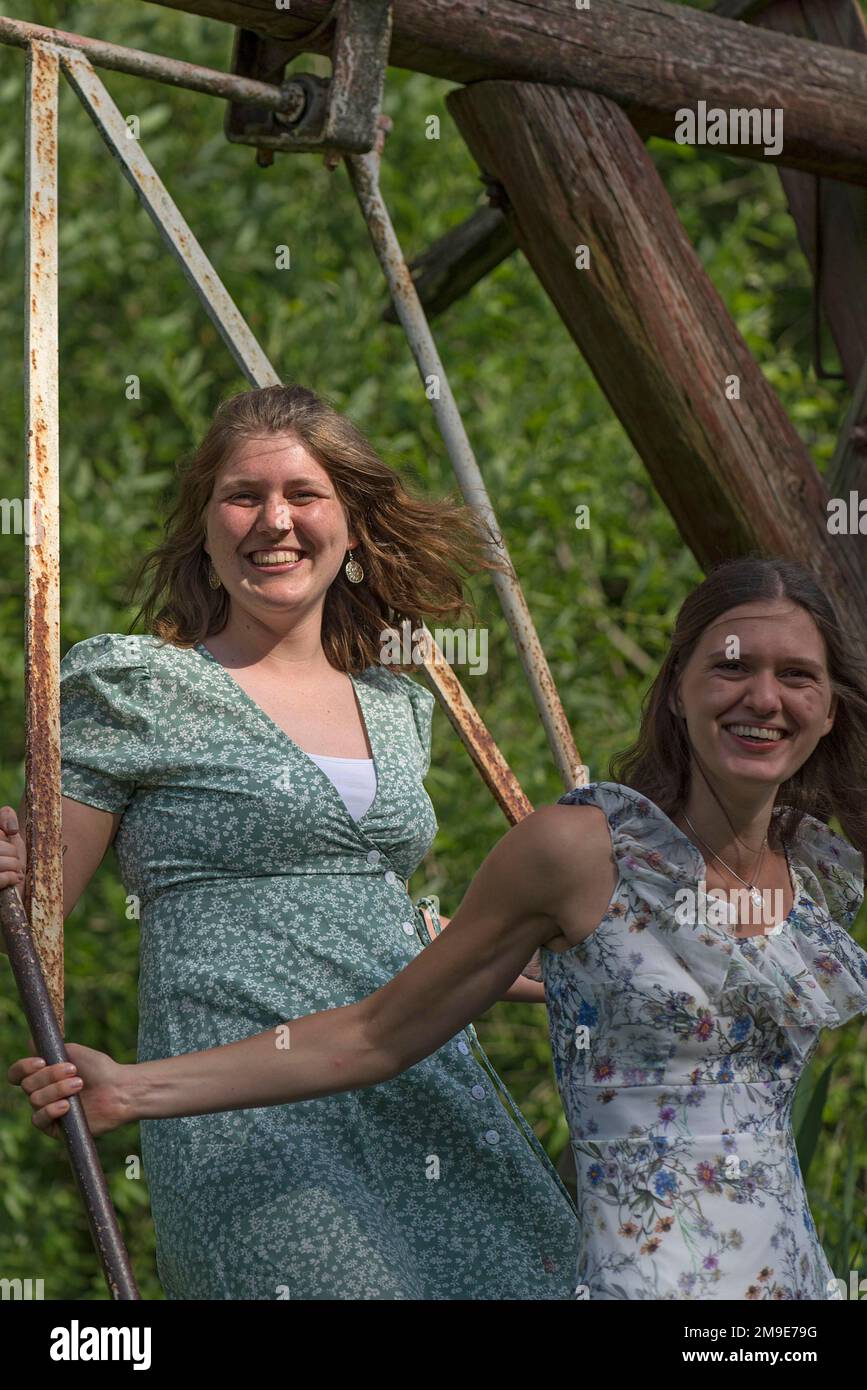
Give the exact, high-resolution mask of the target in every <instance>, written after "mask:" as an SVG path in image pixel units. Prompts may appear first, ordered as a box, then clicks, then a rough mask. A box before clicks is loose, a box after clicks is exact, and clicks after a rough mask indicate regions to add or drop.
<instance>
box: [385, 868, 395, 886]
mask: <svg viewBox="0 0 867 1390" xmlns="http://www.w3.org/2000/svg"><path fill="white" fill-rule="evenodd" d="M385 881H386V883H397V874H396V873H395V872H394V869H389V871H388V873H387V874H386V875H385Z"/></svg>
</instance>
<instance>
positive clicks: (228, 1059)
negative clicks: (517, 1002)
mask: <svg viewBox="0 0 867 1390" xmlns="http://www.w3.org/2000/svg"><path fill="white" fill-rule="evenodd" d="M597 817H598V818H599V819H600V821H601V824H600V825H596V821H595V818H597ZM606 855H607V856H608V857H610V838H609V835H608V829H607V824H606V823H605V821H604V818H602V817H601V815H600V812H599V811H598V810H597V809H596V808H594V807H583V806H582V807H573V806H570V807H568V808H566V807H562V806H545V807H542V808H541V809H540V810H538V811H534V812H533V813H532V815H530V816H528V817H527V818H526V819H525V820H523V821H521V822H520V823H519V824H518V825H516V826H514V827H513V828H512V829H511V830H510V831H509V832H508V834H506V835H504V836H503V838H502V839H501V840H499V841H498V843H497V844H496V845H495V846H494V848H493V849H492V850H491V852H490V854H489V855H488V856H487V858H486V859H485V860H484V862H483V864H482V865H481V867H480V869H479V871H478V873H477V874H476V875H475V877H474V879H473V881H472V883H471V884H470V886H469V888H468V889H467V892H466V894H465V896H464V899H463V901H462V902H461V905H460V907H459V909H458V911H457V912H456V913H455V916H454V917H453V918H452V920H451V922H450V924H449V927H448V930H447V931H444V932H443V933H442V934H441V935H440V936H438V937H437V939H436V940H435V941H433V942H431V944H430V946H428V947H426V948H425V949H424V951H422V952H421V953H420V954H419V955H418V956H416V958H415V959H414V960H412V961H411V962H410V964H409V965H407V966H406V967H405V969H403V970H402V971H401V972H400V974H398V975H396V976H395V978H394V979H393V980H390V981H389V982H388V984H386V985H384V986H383V988H382V989H380V990H377V991H376V993H375V994H372V995H369V996H368V997H367V998H366V999H362V1000H360V1001H359V1002H357V1003H353V1004H349V1005H346V1006H344V1007H343V1008H338V1009H330V1010H328V1011H325V1012H321V1013H317V1014H310V1015H307V1016H306V1017H304V1018H300V1019H295V1020H289V1021H288V1022H286V1023H283V1024H279V1025H278V1026H277V1027H276V1028H272V1029H269V1030H268V1031H266V1032H264V1033H258V1034H256V1035H255V1036H254V1037H250V1038H245V1039H243V1040H242V1041H240V1042H235V1043H229V1044H227V1045H226V1046H223V1047H215V1048H211V1049H209V1050H208V1051H207V1052H189V1053H183V1054H181V1055H180V1056H176V1057H166V1058H163V1059H161V1060H159V1061H154V1062H142V1063H138V1064H133V1065H128V1066H120V1065H118V1064H117V1063H116V1062H114V1061H113V1060H112V1059H111V1058H110V1057H108V1056H106V1055H105V1054H104V1053H99V1052H93V1051H92V1050H91V1049H89V1048H85V1047H80V1046H77V1045H76V1044H74V1043H68V1044H67V1052H68V1054H69V1056H70V1059H71V1061H72V1062H73V1063H75V1065H76V1067H77V1069H78V1072H79V1075H80V1077H81V1079H82V1081H83V1083H84V1085H83V1088H82V1090H81V1093H80V1094H81V1101H82V1104H83V1105H84V1108H85V1111H86V1114H87V1119H88V1123H89V1125H90V1128H91V1131H92V1133H94V1134H103V1133H106V1132H107V1131H108V1130H111V1129H116V1128H117V1127H118V1126H119V1125H122V1124H125V1123H127V1122H129V1121H131V1120H136V1119H161V1118H167V1117H170V1116H177V1115H201V1114H208V1113H211V1112H214V1111H222V1110H238V1109H245V1108H248V1107H250V1108H255V1107H257V1106H264V1105H282V1104H285V1103H287V1102H292V1101H298V1100H309V1099H312V1098H314V1097H317V1096H325V1095H332V1094H334V1093H336V1092H339V1091H352V1090H358V1089H362V1088H364V1087H366V1086H373V1085H376V1084H377V1083H378V1082H381V1081H388V1080H390V1079H391V1078H392V1077H394V1076H397V1075H399V1074H400V1073H401V1072H403V1071H406V1070H407V1069H408V1068H409V1067H411V1066H413V1065H414V1064H415V1063H416V1062H419V1061H421V1059H422V1058H423V1057H427V1056H428V1055H429V1054H430V1053H432V1052H435V1051H436V1050H437V1049H438V1048H439V1047H441V1046H442V1045H443V1043H445V1042H447V1041H448V1039H449V1038H452V1037H454V1035H455V1033H457V1032H458V1031H459V1030H460V1029H461V1028H464V1027H465V1026H466V1025H467V1023H469V1022H471V1021H472V1020H473V1019H474V1018H477V1017H478V1016H479V1014H481V1013H483V1012H484V1011H485V1010H486V1009H488V1008H489V1007H490V1006H491V1005H492V1004H493V1003H495V1001H496V1000H497V999H499V998H501V997H502V994H503V990H504V989H505V988H506V987H507V986H508V985H509V984H510V983H511V981H513V980H514V979H515V976H516V975H517V973H518V971H519V970H520V969H521V967H522V966H524V965H525V963H526V962H527V961H528V960H529V959H530V957H531V956H532V955H533V952H534V951H535V950H536V949H537V947H538V946H539V945H541V944H542V943H543V942H545V941H548V940H550V939H551V938H552V937H554V936H557V935H563V936H566V938H567V939H568V940H570V941H574V942H577V941H578V940H581V939H583V937H584V936H585V935H586V934H587V931H589V930H591V929H592V927H593V926H594V925H595V923H596V921H598V917H599V915H600V914H601V911H602V910H604V901H605V899H607V897H608V896H609V892H610V890H609V888H608V887H607V886H606V885H605V884H604V883H602V882H601V879H600V872H599V870H600V866H601V865H602V864H603V863H604V859H605V856H606ZM604 877H605V875H604V874H603V875H602V876H601V878H602V879H604ZM596 880H600V881H599V882H596ZM588 885H590V886H592V887H593V892H592V893H590V894H589V896H590V897H591V898H594V903H592V904H591V903H588V904H587V911H586V912H584V911H583V909H582V910H581V911H579V912H578V913H577V914H576V912H575V905H576V903H581V902H583V900H584V899H585V897H587V896H588V892H587V890H588ZM600 885H601V886H600ZM597 897H598V898H599V899H600V903H601V906H600V908H599V912H597V911H596V909H595V898H597ZM584 917H587V921H586V922H585V921H583V920H582V919H583V918H584ZM8 1078H9V1081H10V1082H12V1083H13V1084H20V1085H21V1086H22V1087H23V1089H24V1090H25V1091H26V1092H27V1094H28V1095H29V1097H30V1103H31V1106H32V1107H33V1109H34V1111H35V1112H36V1113H35V1114H34V1117H33V1122H34V1124H35V1125H36V1126H37V1128H40V1129H45V1130H47V1131H48V1132H49V1133H55V1132H56V1125H55V1123H54V1122H56V1121H57V1120H58V1119H59V1118H60V1116H61V1115H62V1114H63V1107H64V1106H65V1105H66V1102H65V1100H64V1099H62V1098H64V1097H66V1096H68V1095H70V1094H71V1093H72V1092H71V1089H70V1087H71V1083H70V1081H69V1080H66V1081H63V1080H61V1079H60V1078H61V1070H60V1068H59V1066H51V1067H44V1066H43V1067H42V1068H41V1070H40V1067H39V1061H38V1059H36V1058H33V1057H28V1058H22V1059H20V1060H19V1061H18V1062H15V1063H14V1064H13V1066H12V1067H10V1069H9V1073H8Z"/></svg>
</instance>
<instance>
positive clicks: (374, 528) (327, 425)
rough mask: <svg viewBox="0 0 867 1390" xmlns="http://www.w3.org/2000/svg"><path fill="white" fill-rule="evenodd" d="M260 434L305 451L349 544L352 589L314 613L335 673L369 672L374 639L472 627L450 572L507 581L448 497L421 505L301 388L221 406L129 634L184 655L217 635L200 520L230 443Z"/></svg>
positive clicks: (362, 441)
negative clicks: (491, 573)
mask: <svg viewBox="0 0 867 1390" xmlns="http://www.w3.org/2000/svg"><path fill="white" fill-rule="evenodd" d="M269 434H270V435H275V434H291V435H294V436H295V437H296V438H297V439H298V440H300V441H301V442H302V443H303V444H304V445H305V446H306V448H307V449H308V450H309V451H310V453H311V454H312V455H313V456H314V457H315V458H316V460H317V461H318V462H319V463H320V464H321V466H322V467H323V468H324V469H325V470H326V472H327V473H328V475H329V477H330V479H331V481H332V483H333V484H334V488H335V491H336V492H337V495H338V497H339V499H340V501H341V502H342V503H343V506H344V509H345V511H346V514H347V521H348V524H349V527H350V529H351V530H354V532H355V534H356V536H357V537H358V547H357V550H356V551H355V552H354V554H355V557H356V558H357V559H360V561H361V563H362V566H363V569H364V579H363V581H362V582H361V583H360V584H358V585H354V584H350V583H349V581H348V580H347V578H346V576H345V574H344V572H343V569H342V568H341V570H340V571H339V573H338V574H337V577H336V578H335V580H334V582H333V583H332V584H331V586H330V588H329V589H328V592H327V594H326V597H325V605H324V610H323V618H322V646H323V648H324V650H325V653H326V656H327V657H328V660H329V662H330V663H331V665H332V666H334V667H336V668H337V669H338V670H341V671H348V672H352V673H353V674H356V673H358V672H360V671H363V670H364V669H365V668H366V667H368V666H371V665H375V664H378V663H379V661H380V659H381V658H380V652H381V642H380V635H381V633H382V631H383V628H384V627H386V626H393V625H394V624H395V623H398V622H400V621H403V620H404V619H408V620H409V621H410V622H411V623H413V624H415V623H417V622H418V621H419V620H421V619H423V618H427V617H429V616H432V617H436V618H446V617H448V618H454V617H456V616H460V615H461V614H462V613H464V612H466V613H468V614H470V615H471V616H472V617H473V618H475V609H474V607H473V605H472V603H471V602H470V601H469V599H468V598H466V596H465V592H464V583H465V581H464V579H463V578H462V576H461V575H460V573H459V569H462V570H464V571H465V572H466V573H471V572H473V571H476V570H498V571H501V572H503V573H508V572H509V567H508V565H506V564H505V563H504V562H503V561H501V560H497V559H494V558H492V557H491V555H490V554H489V553H488V552H487V550H486V542H487V540H488V539H489V538H490V534H491V533H490V532H489V531H488V528H487V527H486V525H485V524H484V523H483V522H482V520H481V519H480V518H479V517H478V515H477V514H476V513H475V512H472V511H470V509H469V508H467V507H466V506H464V505H463V503H462V502H460V501H459V500H458V499H457V497H456V496H454V495H449V496H448V497H446V498H444V499H427V498H422V497H420V496H416V495H415V494H414V493H413V492H411V491H410V490H409V489H408V488H406V487H404V485H403V482H402V481H401V478H400V476H399V475H398V474H397V473H396V472H395V471H394V469H393V468H390V467H389V466H388V464H386V463H384V462H383V460H382V459H381V458H380V457H379V455H378V454H377V453H376V451H375V449H374V448H373V446H372V445H371V444H370V443H369V441H368V440H367V439H366V438H365V437H364V435H363V434H362V433H361V431H360V430H359V429H358V428H357V427H356V426H355V425H354V424H353V423H352V421H351V420H349V419H348V418H347V416H345V415H342V414H341V413H340V411H338V410H337V408H336V407H335V406H334V405H333V404H332V403H331V402H330V401H329V400H328V399H327V398H326V397H323V396H320V395H318V394H317V393H316V392H314V391H311V390H310V389H309V388H308V387H305V386H291V385H278V386H264V387H261V388H260V389H256V390H252V391H241V392H239V393H238V394H237V395H235V396H231V397H230V398H228V399H227V400H224V401H222V402H221V404H220V405H219V407H218V409H217V412H216V415H215V417H214V419H213V421H212V422H211V425H210V426H209V428H208V431H207V433H206V435H205V437H204V439H203V440H202V442H201V443H200V444H199V446H198V448H197V449H196V450H195V452H194V453H193V454H192V456H191V457H190V458H189V459H187V460H186V461H184V460H182V461H181V462H180V464H179V465H178V468H177V472H178V475H179V480H180V485H179V490H178V495H177V497H176V500H175V503H174V506H173V507H172V509H171V511H170V513H169V515H168V517H167V519H166V522H165V528H164V529H165V533H166V534H165V540H164V541H163V542H162V543H161V544H160V545H159V546H157V547H156V548H155V549H154V550H152V551H150V552H149V553H148V554H147V555H146V556H145V557H144V559H143V560H142V562H141V564H140V565H139V567H138V570H137V571H136V573H135V575H134V577H133V580H132V583H131V586H130V594H129V599H128V601H130V602H132V601H134V600H135V598H136V595H137V593H138V591H139V589H140V588H143V599H142V602H141V606H140V608H139V611H138V613H137V614H136V616H135V618H134V619H133V623H132V624H131V626H133V627H134V626H135V625H136V623H138V622H139V620H140V619H141V620H142V621H143V623H144V625H145V627H146V628H147V629H148V631H150V632H153V633H154V634H155V635H156V636H158V637H160V638H161V639H163V640H164V641H165V642H170V643H172V644H174V645H175V646H193V645H195V643H197V642H201V641H202V640H203V639H204V638H205V637H207V636H209V635H210V634H211V633H215V632H219V631H220V630H221V629H222V628H223V627H224V626H225V624H226V621H227V619H228V616H229V602H230V600H229V595H228V594H227V592H226V590H225V589H224V588H220V589H218V590H216V591H215V590H214V589H212V588H211V587H210V585H209V584H208V566H209V558H208V555H207V554H206V553H205V550H204V548H203V542H204V539H205V519H204V518H205V509H206V507H207V505H208V502H209V500H210V498H211V494H212V492H213V488H214V482H215V480H216V478H217V476H218V474H219V472H220V470H221V468H222V467H223V465H224V464H225V463H226V462H227V461H228V459H229V458H230V457H231V454H232V451H233V449H234V447H235V446H236V445H237V443H238V442H239V441H241V440H245V439H252V438H260V437H262V436H263V435H269ZM405 664H406V663H405Z"/></svg>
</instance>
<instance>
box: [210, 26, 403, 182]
mask: <svg viewBox="0 0 867 1390" xmlns="http://www.w3.org/2000/svg"><path fill="white" fill-rule="evenodd" d="M334 8H335V9H336V18H335V31H334V47H333V49H332V55H331V77H330V78H324V77H318V76H316V75H315V74H313V73H306V72H301V73H293V74H292V75H291V76H290V77H288V78H287V77H286V76H285V69H286V65H287V63H288V62H290V60H291V58H293V57H294V56H295V54H296V52H297V48H298V44H297V41H295V42H293V43H292V44H291V45H290V44H281V43H280V42H279V40H276V39H269V38H263V37H262V36H261V35H260V34H256V33H254V31H253V30H252V29H238V30H237V31H236V34H235V45H234V51H233V53H232V72H233V73H236V74H237V75H239V76H243V77H255V78H257V79H259V80H260V81H264V82H272V83H274V85H277V86H279V87H280V88H281V91H282V92H283V93H284V96H285V98H286V109H285V110H284V111H268V110H266V108H265V107H263V106H256V105H253V104H249V103H246V102H245V103H243V104H241V103H239V102H232V103H231V104H230V106H229V108H228V110H227V112H226V120H225V126H224V129H225V134H226V139H227V140H230V141H232V142H233V143H235V144H240V145H256V146H258V147H259V149H260V150H265V151H269V150H281V151H284V152H286V153H292V152H298V151H301V152H305V151H311V150H322V151H333V152H335V153H337V154H366V153H367V152H368V151H369V150H372V149H373V146H374V142H375V139H376V130H377V119H378V117H379V112H380V107H381V104H382V91H383V87H384V85H385V70H386V66H387V64H388V55H389V50H390V47H391V25H392V10H391V0H336V5H335V7H334ZM302 42H303V40H302ZM266 162H270V161H268V160H267V158H266Z"/></svg>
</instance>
